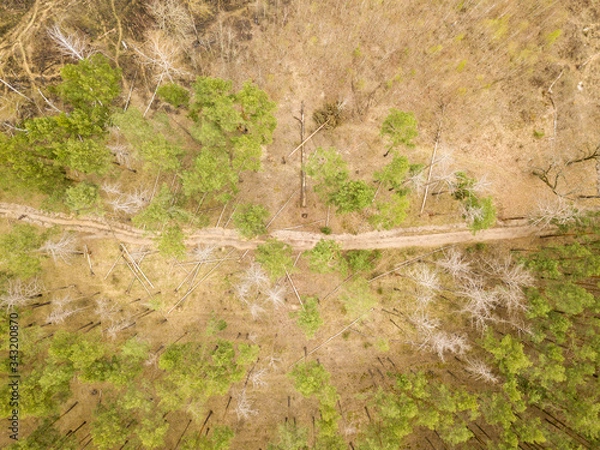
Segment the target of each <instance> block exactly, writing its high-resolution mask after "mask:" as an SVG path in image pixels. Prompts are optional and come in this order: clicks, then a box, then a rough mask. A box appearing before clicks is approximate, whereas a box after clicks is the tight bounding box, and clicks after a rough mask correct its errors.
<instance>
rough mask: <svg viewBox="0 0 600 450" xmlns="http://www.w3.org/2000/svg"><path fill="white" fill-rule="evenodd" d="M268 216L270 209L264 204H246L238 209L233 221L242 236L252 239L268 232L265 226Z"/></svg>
mask: <svg viewBox="0 0 600 450" xmlns="http://www.w3.org/2000/svg"><path fill="white" fill-rule="evenodd" d="M267 217H269V211H267V209H266V208H265V207H264V206H262V205H252V204H246V205H243V206H242V207H240V208H239V209H238V210H237V211H236V213H235V214H234V216H233V223H234V224H235V226H236V227H237V229H238V230H239V231H240V233H241V234H242V236H244V237H246V238H248V239H252V238H253V237H256V236H259V235H261V234H265V233H266V232H267V227H266V226H265V221H266V219H267Z"/></svg>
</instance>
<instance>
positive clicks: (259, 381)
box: [248, 368, 268, 389]
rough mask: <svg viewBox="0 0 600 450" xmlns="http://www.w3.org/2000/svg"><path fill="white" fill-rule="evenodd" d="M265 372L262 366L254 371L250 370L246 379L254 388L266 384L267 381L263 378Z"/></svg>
mask: <svg viewBox="0 0 600 450" xmlns="http://www.w3.org/2000/svg"><path fill="white" fill-rule="evenodd" d="M266 372H267V369H264V368H263V369H259V370H255V371H254V372H252V373H251V374H250V376H249V377H248V379H249V380H250V381H251V382H252V386H253V387H254V389H258V388H261V387H266V386H268V383H267V382H266V381H265V380H264V379H263V377H264V376H265V373H266Z"/></svg>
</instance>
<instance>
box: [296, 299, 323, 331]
mask: <svg viewBox="0 0 600 450" xmlns="http://www.w3.org/2000/svg"><path fill="white" fill-rule="evenodd" d="M291 315H292V316H295V317H296V322H297V323H298V326H299V327H300V329H301V330H302V331H304V334H305V335H306V337H307V338H309V339H311V338H313V337H314V336H315V333H316V332H317V331H318V329H319V328H320V327H321V325H323V319H321V315H320V314H319V300H318V299H317V297H305V298H304V299H303V301H302V306H301V307H300V311H298V312H296V313H291Z"/></svg>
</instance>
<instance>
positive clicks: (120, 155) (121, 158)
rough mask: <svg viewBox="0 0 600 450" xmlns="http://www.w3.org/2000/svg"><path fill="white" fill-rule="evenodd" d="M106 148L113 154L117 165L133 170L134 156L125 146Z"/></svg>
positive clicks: (109, 146)
mask: <svg viewBox="0 0 600 450" xmlns="http://www.w3.org/2000/svg"><path fill="white" fill-rule="evenodd" d="M106 148H108V149H109V150H110V152H111V153H112V154H113V156H114V157H115V159H116V160H117V163H118V164H119V165H120V166H123V167H125V168H126V169H128V170H133V155H132V154H131V152H130V151H129V147H128V146H127V145H125V144H112V145H107V146H106Z"/></svg>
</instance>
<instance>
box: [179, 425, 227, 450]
mask: <svg viewBox="0 0 600 450" xmlns="http://www.w3.org/2000/svg"><path fill="white" fill-rule="evenodd" d="M234 436H235V434H234V433H233V430H232V429H231V428H229V427H227V426H222V425H217V426H216V427H215V428H214V430H213V432H212V435H211V436H194V437H186V438H185V439H184V440H183V441H182V442H181V450H228V449H229V448H230V447H231V440H232V439H233V437H234Z"/></svg>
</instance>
